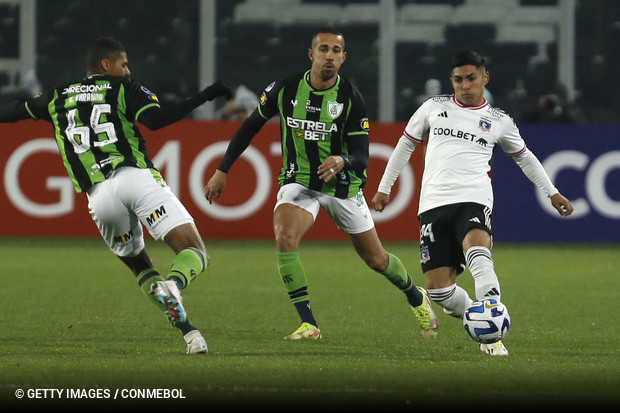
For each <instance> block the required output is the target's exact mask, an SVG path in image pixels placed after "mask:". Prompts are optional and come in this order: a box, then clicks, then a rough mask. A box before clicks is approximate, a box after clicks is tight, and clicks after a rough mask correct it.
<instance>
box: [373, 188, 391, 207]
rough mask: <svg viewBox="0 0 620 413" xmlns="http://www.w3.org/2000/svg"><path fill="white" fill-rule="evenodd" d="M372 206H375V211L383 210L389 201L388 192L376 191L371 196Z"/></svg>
mask: <svg viewBox="0 0 620 413" xmlns="http://www.w3.org/2000/svg"><path fill="white" fill-rule="evenodd" d="M371 202H372V206H373V207H374V208H375V211H377V212H383V210H384V209H385V207H386V205H387V204H389V203H390V196H389V195H388V194H384V193H383V192H379V191H377V193H376V194H375V196H373V197H372V201H371Z"/></svg>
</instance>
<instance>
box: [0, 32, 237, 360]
mask: <svg viewBox="0 0 620 413" xmlns="http://www.w3.org/2000/svg"><path fill="white" fill-rule="evenodd" d="M86 60H87V76H86V77H85V78H84V79H78V80H76V81H74V82H70V83H67V84H63V85H61V86H59V87H56V88H54V89H51V90H48V91H45V92H43V93H42V94H40V95H37V96H35V97H33V98H30V99H27V100H25V101H16V102H13V103H10V104H6V105H3V106H0V122H15V121H19V120H21V119H29V118H31V119H35V120H45V121H48V122H50V123H52V125H53V128H54V135H55V138H56V143H57V144H58V149H59V151H60V154H61V156H62V161H63V164H64V166H65V167H66V169H67V173H68V175H69V177H70V178H71V180H72V181H73V184H74V187H75V190H76V192H84V193H86V196H87V198H88V207H89V212H90V214H91V216H92V218H93V220H94V221H95V223H96V225H97V227H98V228H99V231H100V233H101V235H102V237H103V239H104V240H105V241H106V243H107V244H108V246H109V248H110V250H111V251H112V252H113V253H114V254H115V255H117V256H118V257H119V258H120V259H121V261H122V262H124V263H125V264H126V265H127V266H128V267H129V268H130V269H131V271H132V272H133V273H134V274H135V276H136V277H137V281H138V284H139V286H140V288H141V289H142V291H143V292H144V293H145V294H146V295H147V297H148V298H149V299H151V301H153V302H154V303H155V304H156V305H157V306H158V307H159V308H160V309H161V310H162V311H163V312H164V313H165V314H166V315H167V317H168V319H169V320H170V322H171V323H172V324H173V325H175V326H176V327H177V328H178V329H179V330H180V331H181V333H182V334H183V337H184V339H185V341H186V343H187V353H188V354H194V353H199V354H205V353H207V343H206V341H205V339H204V337H203V336H202V334H201V333H200V331H199V330H198V329H197V328H196V327H194V326H193V325H192V324H191V323H190V321H189V319H188V318H187V312H186V311H185V308H184V307H183V304H182V297H181V294H180V290H182V289H184V288H185V287H187V286H188V285H189V283H190V282H191V281H192V280H194V279H195V278H196V275H197V274H199V273H201V272H203V271H204V270H205V268H206V267H207V265H208V264H209V260H210V258H209V255H208V253H207V250H206V248H205V245H204V243H203V240H202V238H201V236H200V234H199V233H198V230H197V228H196V225H195V224H194V220H193V218H192V217H191V216H190V214H189V213H188V212H187V210H186V209H185V207H184V206H183V205H182V204H181V202H180V201H179V200H178V198H177V197H176V196H175V195H174V193H173V192H172V191H171V190H170V188H169V187H168V186H167V185H166V182H165V181H164V179H163V178H162V176H161V174H160V173H159V171H157V169H156V168H155V167H154V165H153V162H152V161H151V159H150V157H149V153H148V151H147V148H146V143H145V141H144V139H143V138H142V135H141V134H140V130H139V129H138V126H137V124H136V122H137V121H140V122H141V123H142V124H144V125H146V126H147V127H148V128H149V129H152V130H154V129H159V128H162V127H164V126H166V125H169V124H171V123H173V122H176V121H177V120H180V119H182V118H184V117H185V116H186V115H188V114H189V113H190V112H191V111H192V110H194V109H195V108H196V107H198V106H200V105H202V104H203V103H205V102H206V101H208V100H209V101H210V100H213V99H215V98H216V97H218V96H226V97H228V98H230V97H231V92H230V90H229V89H228V88H227V87H226V86H224V85H223V84H222V83H221V82H219V81H218V82H216V83H214V84H213V85H211V86H209V87H207V88H206V89H204V90H203V91H201V92H199V93H197V94H196V95H194V96H192V97H190V98H188V99H186V100H185V101H183V102H180V103H178V104H175V105H170V106H166V107H160V105H159V101H158V99H157V96H156V95H155V94H154V93H153V92H151V91H150V90H148V89H147V88H146V87H144V86H143V85H141V84H140V83H139V82H137V81H136V80H134V79H132V78H130V77H129V75H130V70H129V63H128V59H127V52H126V51H125V48H124V47H123V45H122V44H121V43H119V42H118V41H116V40H114V39H111V38H100V39H97V40H96V41H95V42H94V43H93V45H92V46H91V48H90V49H89V51H88V55H87V59H86ZM142 226H144V227H146V228H147V230H148V231H149V233H150V234H151V235H152V236H153V238H154V239H156V240H163V241H164V242H166V243H167V244H168V245H169V246H170V248H172V250H173V251H174V253H175V254H176V256H175V258H174V260H173V262H172V266H171V268H170V270H169V271H168V272H167V273H163V274H160V273H159V271H158V270H157V269H156V268H155V265H154V264H153V261H152V260H151V257H150V256H149V254H148V252H147V250H146V248H145V244H144V234H143V229H142Z"/></svg>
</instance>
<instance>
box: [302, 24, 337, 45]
mask: <svg viewBox="0 0 620 413" xmlns="http://www.w3.org/2000/svg"><path fill="white" fill-rule="evenodd" d="M321 33H331V34H335V35H336V36H340V37H342V43H343V46H344V35H343V34H342V32H341V31H340V30H338V28H336V26H333V25H328V26H323V27H320V28H318V29H316V30H315V31H314V33H313V34H312V41H311V42H310V48H311V49H312V46H313V45H314V39H316V37H317V36H318V35H319V34H321Z"/></svg>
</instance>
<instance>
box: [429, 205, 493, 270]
mask: <svg viewBox="0 0 620 413" xmlns="http://www.w3.org/2000/svg"><path fill="white" fill-rule="evenodd" d="M419 218H420V264H421V265H422V272H426V271H429V270H433V269H435V268H440V267H452V268H454V269H455V270H456V271H457V274H461V273H462V272H463V270H465V255H464V253H463V238H465V234H467V232H469V230H471V229H474V228H480V229H482V230H484V231H486V232H488V233H489V234H490V235H491V236H493V232H492V230H491V210H490V209H489V207H486V206H484V205H480V204H476V203H473V202H466V203H461V204H452V205H446V206H442V207H438V208H434V209H431V210H430V211H426V212H423V213H421V214H420V216H419Z"/></svg>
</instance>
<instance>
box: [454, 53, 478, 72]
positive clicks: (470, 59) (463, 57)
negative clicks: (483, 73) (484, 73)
mask: <svg viewBox="0 0 620 413" xmlns="http://www.w3.org/2000/svg"><path fill="white" fill-rule="evenodd" d="M467 65H473V66H476V68H478V69H480V68H484V69H485V70H486V69H487V61H486V59H485V58H484V57H482V56H481V55H480V53H478V52H475V51H473V50H466V51H462V52H459V53H457V54H456V55H455V56H454V57H453V58H452V61H451V62H450V70H452V69H454V68H455V67H460V66H467Z"/></svg>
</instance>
